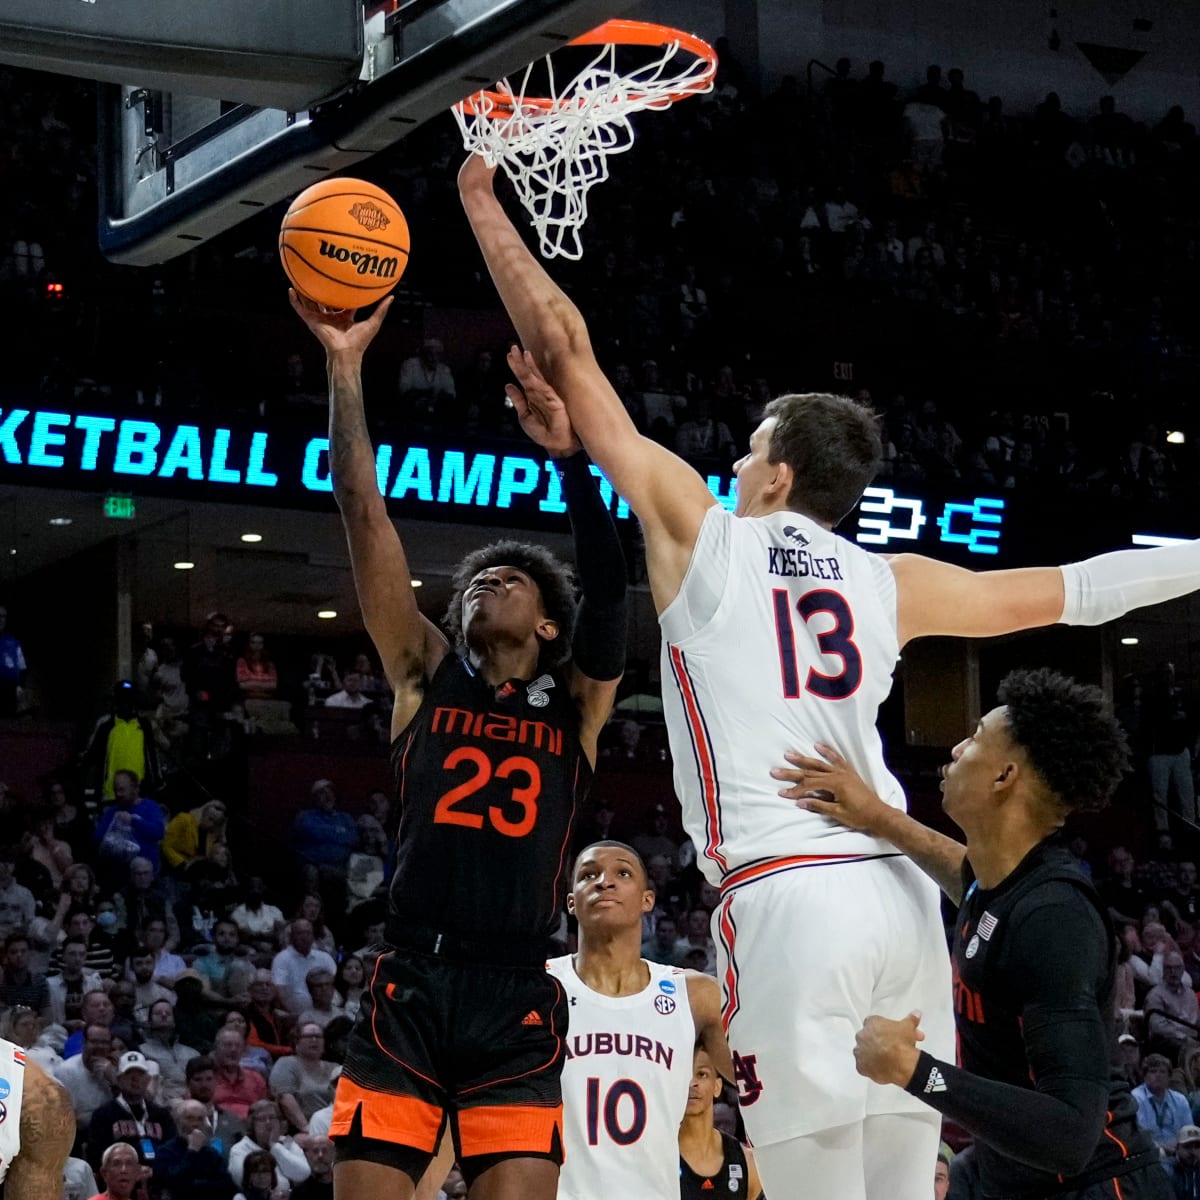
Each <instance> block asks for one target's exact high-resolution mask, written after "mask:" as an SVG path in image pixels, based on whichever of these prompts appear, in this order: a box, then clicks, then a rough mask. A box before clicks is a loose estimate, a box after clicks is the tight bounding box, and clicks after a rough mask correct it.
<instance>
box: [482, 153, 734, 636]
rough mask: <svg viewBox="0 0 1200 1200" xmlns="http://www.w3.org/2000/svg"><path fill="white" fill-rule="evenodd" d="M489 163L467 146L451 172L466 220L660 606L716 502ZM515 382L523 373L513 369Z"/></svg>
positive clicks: (680, 577) (674, 585)
mask: <svg viewBox="0 0 1200 1200" xmlns="http://www.w3.org/2000/svg"><path fill="white" fill-rule="evenodd" d="M492 177H493V172H492V170H491V169H490V168H488V167H487V166H486V165H485V164H484V162H483V160H482V159H480V158H478V157H476V156H475V155H472V156H471V158H470V159H468V160H467V163H466V164H465V165H464V166H463V168H462V170H461V172H460V173H459V191H460V192H461V194H462V201H463V207H464V208H465V209H466V213H467V219H468V220H469V221H470V223H471V228H472V230H473V231H474V233H475V237H476V240H477V241H478V242H479V246H480V249H481V250H482V251H483V256H484V259H485V260H486V262H487V266H488V270H489V271H490V272H491V276H492V279H493V281H494V282H495V284H496V289H497V291H498V292H499V293H500V299H501V300H502V301H503V302H504V307H505V308H506V309H507V310H508V315H509V316H510V317H511V318H512V322H513V324H514V325H515V326H516V329H517V333H518V335H519V336H520V338H521V341H522V343H523V344H524V346H525V349H526V350H528V351H529V352H530V353H531V354H532V356H533V359H534V361H536V363H537V366H538V367H539V368H540V369H541V370H542V371H543V372H544V373H545V376H546V379H547V380H548V381H549V383H550V385H551V386H552V387H553V388H554V389H555V390H557V391H558V392H559V394H560V395H561V396H562V398H563V400H564V401H565V403H566V406H567V411H568V412H569V413H570V416H571V423H572V425H574V427H575V432H576V433H577V434H578V435H579V438H580V440H581V441H582V442H583V445H584V448H585V449H586V450H587V452H588V453H589V454H590V455H591V456H592V459H593V460H594V461H595V462H596V463H597V464H598V465H599V467H600V469H601V470H602V471H603V472H604V474H605V475H606V476H607V478H608V480H609V481H610V482H611V483H612V485H613V487H614V488H616V490H617V491H618V492H619V493H620V494H621V495H622V496H624V497H625V499H626V500H628V501H629V504H630V506H631V507H632V508H633V510H634V512H635V513H637V515H638V519H639V520H640V521H641V523H642V528H643V530H644V532H645V536H646V564H647V568H648V571H649V575H650V587H651V590H652V592H653V594H654V602H655V605H656V606H657V608H658V610H659V611H660V612H661V611H662V610H663V609H664V608H665V607H666V606H667V605H668V604H670V602H671V601H672V600H673V599H674V598H675V593H676V592H677V591H678V590H679V585H680V583H681V582H682V580H683V576H684V573H685V572H686V571H687V567H688V563H689V562H690V561H691V556H692V549H693V547H694V546H695V544H696V537H697V535H698V533H699V532H700V525H701V522H702V521H703V520H704V514H705V512H706V511H707V510H708V509H709V508H710V507H711V506H712V505H713V504H715V503H716V501H715V499H714V497H713V496H712V494H711V493H710V492H709V490H708V487H707V486H706V485H705V483H704V480H703V479H701V478H700V476H699V475H698V474H696V472H695V471H693V470H692V468H691V467H689V466H688V465H687V464H686V463H685V462H684V461H683V460H682V459H680V458H678V457H676V456H675V455H674V454H672V453H671V452H670V451H668V450H666V449H664V448H663V447H662V446H659V445H658V444H657V443H656V442H652V441H651V440H650V439H649V438H645V437H642V436H641V434H639V433H638V431H637V428H636V427H635V426H634V424H633V422H632V421H631V420H630V419H629V414H628V413H627V412H626V411H625V407H624V405H623V404H622V403H621V400H620V397H618V396H617V394H616V392H614V391H613V389H612V385H611V384H610V383H609V382H608V380H607V379H606V378H605V377H604V373H603V372H602V371H601V370H600V367H599V364H598V363H597V362H596V358H595V355H594V354H593V352H592V346H591V341H590V339H589V338H588V332H587V326H586V325H585V323H584V320H583V316H582V315H581V314H580V312H579V310H578V309H577V308H576V307H575V305H574V304H573V303H572V302H571V301H570V299H568V297H567V296H566V295H565V293H564V292H563V291H562V290H561V289H560V288H559V287H558V286H557V285H556V284H555V283H554V281H553V280H552V279H551V278H550V276H549V275H547V274H546V271H545V269H544V268H543V267H542V265H541V264H540V263H539V262H538V261H537V260H536V259H535V258H534V257H533V255H532V254H531V253H530V252H529V250H528V249H527V248H526V246H525V243H524V242H523V241H522V240H521V236H520V234H518V233H517V231H516V229H514V228H513V225H512V222H511V221H510V220H509V219H508V217H507V216H506V215H505V213H504V209H503V208H501V206H500V203H499V201H498V200H497V199H496V196H495V193H494V192H493V190H492ZM518 380H519V382H521V384H522V386H523V387H524V386H526V381H525V380H524V379H522V378H521V376H520V373H519V372H518Z"/></svg>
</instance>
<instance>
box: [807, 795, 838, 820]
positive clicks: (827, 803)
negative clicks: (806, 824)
mask: <svg viewBox="0 0 1200 1200" xmlns="http://www.w3.org/2000/svg"><path fill="white" fill-rule="evenodd" d="M796 807H797V808H802V809H804V810H805V812H811V813H819V814H820V815H821V816H822V817H836V816H837V814H838V812H839V811H840V810H839V808H838V804H837V801H836V800H834V799H833V798H832V797H831V796H830V794H829V793H828V792H803V793H801V795H800V796H798V797H797V798H796Z"/></svg>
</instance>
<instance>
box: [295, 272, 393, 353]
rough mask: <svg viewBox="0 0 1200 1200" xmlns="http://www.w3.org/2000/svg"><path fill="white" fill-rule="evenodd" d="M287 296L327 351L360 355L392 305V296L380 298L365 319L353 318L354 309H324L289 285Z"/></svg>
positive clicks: (377, 330) (373, 336)
mask: <svg viewBox="0 0 1200 1200" xmlns="http://www.w3.org/2000/svg"><path fill="white" fill-rule="evenodd" d="M288 299H289V300H290V301H291V303H292V308H294V309H295V310H296V315H297V316H299V318H300V319H301V320H302V321H303V322H304V323H305V325H307V326H308V327H309V329H311V330H312V332H313V336H314V337H315V338H316V339H317V341H318V342H320V343H321V345H322V346H324V347H325V353H326V354H336V353H338V352H341V351H349V352H350V353H354V354H362V353H363V352H364V351H365V350H366V348H367V347H368V346H369V345H370V344H371V342H372V341H373V340H374V338H375V335H376V334H377V333H378V332H379V327H380V326H381V325H382V324H383V318H384V317H386V316H387V312H388V309H389V308H391V307H392V300H393V297H392V296H388V297H387V298H386V299H385V300H383V301H382V302H381V303H380V305H379V307H378V308H376V309H375V311H374V312H373V313H372V314H371V315H370V316H369V317H367V319H366V320H365V321H355V319H354V314H355V312H356V310H355V309H350V308H346V309H342V310H340V311H338V312H324V311H322V310H321V309H320V308H318V307H317V306H316V305H314V304H313V303H312V302H311V301H309V300H307V299H306V298H305V297H303V296H301V295H300V294H299V293H298V292H297V291H296V289H295V288H288Z"/></svg>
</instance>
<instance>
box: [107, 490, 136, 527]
mask: <svg viewBox="0 0 1200 1200" xmlns="http://www.w3.org/2000/svg"><path fill="white" fill-rule="evenodd" d="M104 515H105V516H106V517H115V518H116V519H117V520H118V521H132V520H133V518H134V517H136V516H137V506H136V505H135V504H134V502H133V497H132V496H105V497H104Z"/></svg>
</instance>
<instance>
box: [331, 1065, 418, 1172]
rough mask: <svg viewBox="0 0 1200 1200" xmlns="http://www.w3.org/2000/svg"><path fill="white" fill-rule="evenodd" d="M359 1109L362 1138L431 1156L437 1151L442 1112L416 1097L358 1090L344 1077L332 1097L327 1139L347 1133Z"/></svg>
mask: <svg viewBox="0 0 1200 1200" xmlns="http://www.w3.org/2000/svg"><path fill="white" fill-rule="evenodd" d="M360 1108H361V1110H362V1133H363V1137H369V1138H376V1139H378V1140H379V1141H381V1142H393V1143H395V1144H396V1145H400V1146H411V1147H412V1148H413V1149H414V1150H425V1151H428V1152H429V1153H430V1154H432V1153H433V1152H434V1151H435V1150H436V1149H437V1142H438V1134H439V1133H440V1132H441V1128H442V1110H441V1109H440V1108H439V1107H438V1106H437V1105H436V1104H428V1103H426V1101H424V1100H418V1099H417V1098H416V1097H415V1096H398V1095H396V1094H395V1093H394V1092H377V1091H374V1090H372V1089H371V1088H365V1087H360V1086H359V1085H358V1084H357V1083H354V1082H353V1080H350V1079H347V1078H346V1077H345V1075H343V1076H342V1077H341V1078H340V1079H339V1080H338V1085H337V1091H336V1092H335V1093H334V1097H333V1120H332V1121H330V1123H329V1136H330V1137H337V1136H338V1135H339V1134H347V1133H349V1132H350V1126H351V1125H352V1124H353V1123H354V1114H355V1113H356V1112H358V1111H359V1109H360Z"/></svg>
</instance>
